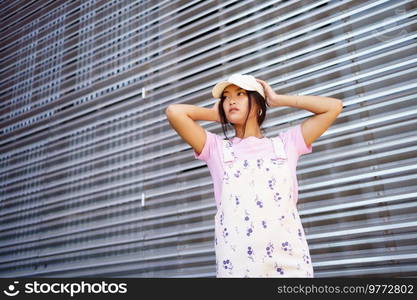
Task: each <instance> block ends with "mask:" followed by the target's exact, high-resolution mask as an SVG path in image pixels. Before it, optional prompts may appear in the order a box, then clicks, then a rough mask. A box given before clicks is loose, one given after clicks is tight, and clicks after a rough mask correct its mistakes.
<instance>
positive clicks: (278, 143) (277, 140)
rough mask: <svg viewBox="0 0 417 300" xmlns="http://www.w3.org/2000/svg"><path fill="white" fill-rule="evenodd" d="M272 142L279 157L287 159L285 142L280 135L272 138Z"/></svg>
mask: <svg viewBox="0 0 417 300" xmlns="http://www.w3.org/2000/svg"><path fill="white" fill-rule="evenodd" d="M271 140H272V144H273V146H274V151H275V156H276V158H279V159H287V153H286V152H285V149H284V142H283V141H282V139H281V137H280V136H277V137H274V138H271Z"/></svg>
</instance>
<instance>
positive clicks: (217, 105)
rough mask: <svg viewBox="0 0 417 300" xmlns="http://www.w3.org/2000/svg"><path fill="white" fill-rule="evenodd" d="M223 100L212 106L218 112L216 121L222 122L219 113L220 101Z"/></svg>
mask: <svg viewBox="0 0 417 300" xmlns="http://www.w3.org/2000/svg"><path fill="white" fill-rule="evenodd" d="M220 101H221V100H218V101H217V102H216V103H214V105H213V107H212V108H211V109H212V110H214V111H215V112H216V117H217V118H216V120H215V122H220V113H219V103H220Z"/></svg>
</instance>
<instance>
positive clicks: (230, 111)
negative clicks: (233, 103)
mask: <svg viewBox="0 0 417 300" xmlns="http://www.w3.org/2000/svg"><path fill="white" fill-rule="evenodd" d="M238 110H239V109H237V108H232V109H231V110H229V113H232V112H235V111H238Z"/></svg>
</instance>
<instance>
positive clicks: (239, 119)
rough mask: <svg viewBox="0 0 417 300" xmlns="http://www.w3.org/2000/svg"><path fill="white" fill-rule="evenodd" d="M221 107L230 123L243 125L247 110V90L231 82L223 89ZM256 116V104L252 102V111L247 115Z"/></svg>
mask: <svg viewBox="0 0 417 300" xmlns="http://www.w3.org/2000/svg"><path fill="white" fill-rule="evenodd" d="M223 96H224V101H223V109H224V112H225V114H226V117H227V119H228V120H229V122H230V123H232V124H240V125H243V124H244V123H245V119H246V115H247V112H248V101H249V97H248V94H247V91H246V90H244V89H242V88H241V87H239V86H237V85H234V84H231V85H228V86H227V87H226V88H225V89H224V90H223ZM254 117H255V118H256V105H254V104H252V111H251V114H250V115H249V117H248V121H249V119H250V118H254Z"/></svg>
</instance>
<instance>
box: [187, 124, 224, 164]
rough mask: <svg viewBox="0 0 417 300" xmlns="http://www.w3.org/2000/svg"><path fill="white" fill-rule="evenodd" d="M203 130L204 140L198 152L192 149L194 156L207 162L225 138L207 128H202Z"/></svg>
mask: <svg viewBox="0 0 417 300" xmlns="http://www.w3.org/2000/svg"><path fill="white" fill-rule="evenodd" d="M204 131H205V132H206V142H205V144H204V147H203V150H202V151H201V153H200V154H198V153H197V152H196V151H194V158H196V159H200V160H203V161H205V162H207V161H208V160H209V159H210V158H211V157H212V155H213V153H215V150H216V149H217V148H219V147H221V145H222V143H223V141H225V140H226V139H224V138H223V137H222V136H220V135H219V134H216V133H214V132H212V131H210V130H208V129H204Z"/></svg>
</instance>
